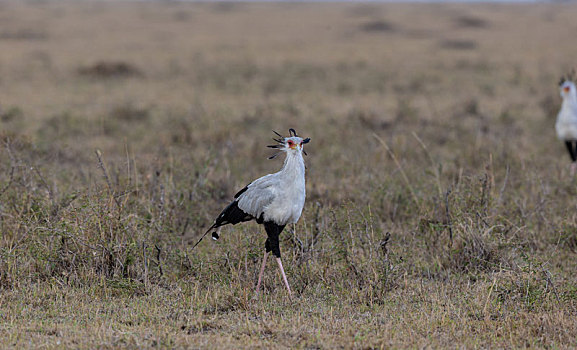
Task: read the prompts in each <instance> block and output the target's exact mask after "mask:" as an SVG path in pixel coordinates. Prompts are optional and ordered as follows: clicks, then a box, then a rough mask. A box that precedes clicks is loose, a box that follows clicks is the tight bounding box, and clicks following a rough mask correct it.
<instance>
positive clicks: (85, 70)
mask: <svg viewBox="0 0 577 350" xmlns="http://www.w3.org/2000/svg"><path fill="white" fill-rule="evenodd" d="M78 74H80V75H81V76H85V77H90V78H98V79H109V78H129V77H142V76H144V74H143V73H142V71H141V70H140V69H139V68H138V67H136V66H135V65H133V64H131V63H127V62H122V61H116V62H115V61H110V62H107V61H101V62H97V63H95V64H93V65H89V66H85V67H80V68H79V69H78Z"/></svg>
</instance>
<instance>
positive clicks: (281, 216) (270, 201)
mask: <svg viewBox="0 0 577 350" xmlns="http://www.w3.org/2000/svg"><path fill="white" fill-rule="evenodd" d="M273 132H274V133H275V134H276V135H277V136H278V137H279V138H277V139H273V140H275V141H276V142H277V144H276V145H271V146H268V147H270V148H275V149H278V150H279V152H277V153H276V154H274V155H272V156H271V157H269V159H273V158H276V157H277V156H278V155H279V154H281V153H282V152H285V153H286V158H285V160H284V164H283V167H282V169H281V170H280V171H279V172H276V173H274V174H268V175H265V176H263V177H261V178H259V179H256V180H254V181H253V182H251V183H250V184H248V185H247V186H246V187H244V188H243V189H242V190H240V191H238V193H237V194H236V195H235V196H234V200H233V201H232V202H231V203H230V204H229V205H228V206H227V207H226V208H224V210H223V211H222V212H221V213H220V215H219V216H218V217H217V218H216V220H215V221H214V224H212V226H211V227H210V228H209V229H208V230H207V231H206V232H205V233H204V235H203V236H202V237H201V238H200V239H199V240H198V242H197V243H196V244H195V245H194V246H193V247H192V248H193V249H194V247H196V246H197V245H198V243H200V241H202V239H203V238H204V237H205V236H206V235H207V234H208V233H209V232H210V231H212V230H215V229H216V231H214V232H213V233H212V238H213V239H215V240H217V239H218V238H219V235H218V232H219V231H220V228H221V226H224V225H227V224H231V225H236V224H238V223H239V222H245V221H251V220H256V222H257V223H258V224H262V225H263V226H264V229H265V231H266V234H267V239H266V242H265V245H264V248H265V251H264V257H263V259H262V264H261V268H260V273H259V275H258V282H257V284H256V295H258V293H259V289H260V284H261V282H262V276H263V273H264V268H265V265H266V259H267V257H268V254H269V253H270V252H271V251H272V253H273V254H274V256H275V257H276V261H277V263H278V266H279V268H280V272H281V274H282V279H283V282H284V284H285V286H286V288H287V290H288V293H289V297H290V296H291V288H290V286H289V283H288V280H287V277H286V274H285V272H284V268H283V266H282V261H281V258H280V247H279V235H280V233H281V232H282V230H283V229H284V227H285V226H286V225H287V224H294V223H296V222H297V221H298V219H299V218H300V216H301V213H302V210H303V206H304V204H305V195H306V193H305V162H304V159H303V156H302V154H303V153H304V154H305V155H306V152H305V151H304V150H303V146H304V145H305V144H306V143H308V142H309V141H310V138H306V139H303V138H301V137H299V136H298V135H297V133H296V131H295V130H294V129H289V137H283V136H281V135H280V134H279V133H277V132H276V131H273Z"/></svg>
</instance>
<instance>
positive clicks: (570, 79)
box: [559, 70, 577, 98]
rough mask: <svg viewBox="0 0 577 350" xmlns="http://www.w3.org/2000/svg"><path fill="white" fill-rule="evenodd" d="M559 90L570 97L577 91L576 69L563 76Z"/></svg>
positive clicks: (562, 94)
mask: <svg viewBox="0 0 577 350" xmlns="http://www.w3.org/2000/svg"><path fill="white" fill-rule="evenodd" d="M559 90H560V93H561V97H563V98H566V97H569V96H571V95H572V94H575V93H576V92H577V91H576V89H575V70H572V71H571V72H570V73H569V74H567V75H564V76H562V77H561V79H560V80H559Z"/></svg>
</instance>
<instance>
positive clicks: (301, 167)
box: [279, 151, 305, 179]
mask: <svg viewBox="0 0 577 350" xmlns="http://www.w3.org/2000/svg"><path fill="white" fill-rule="evenodd" d="M279 174H281V176H283V177H287V178H293V179H294V178H304V177H305V161H304V159H303V155H302V153H301V152H294V151H288V152H286V158H285V160H284V164H283V166H282V169H281V170H280V171H279Z"/></svg>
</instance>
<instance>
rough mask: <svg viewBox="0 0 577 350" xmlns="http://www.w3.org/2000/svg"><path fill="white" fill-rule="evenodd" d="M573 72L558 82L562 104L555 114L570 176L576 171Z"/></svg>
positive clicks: (576, 112) (576, 99)
mask: <svg viewBox="0 0 577 350" xmlns="http://www.w3.org/2000/svg"><path fill="white" fill-rule="evenodd" d="M574 76H575V72H574V71H573V72H571V73H570V74H569V75H567V76H566V77H562V78H561V80H560V81H559V89H560V90H561V91H560V92H561V97H562V98H563V104H562V105H561V110H559V114H557V122H556V123H555V130H556V131H557V137H559V139H560V140H562V141H565V146H566V147H567V150H568V151H569V155H570V156H571V160H572V163H571V176H573V175H575V170H576V169H577V90H576V89H575V83H574Z"/></svg>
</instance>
